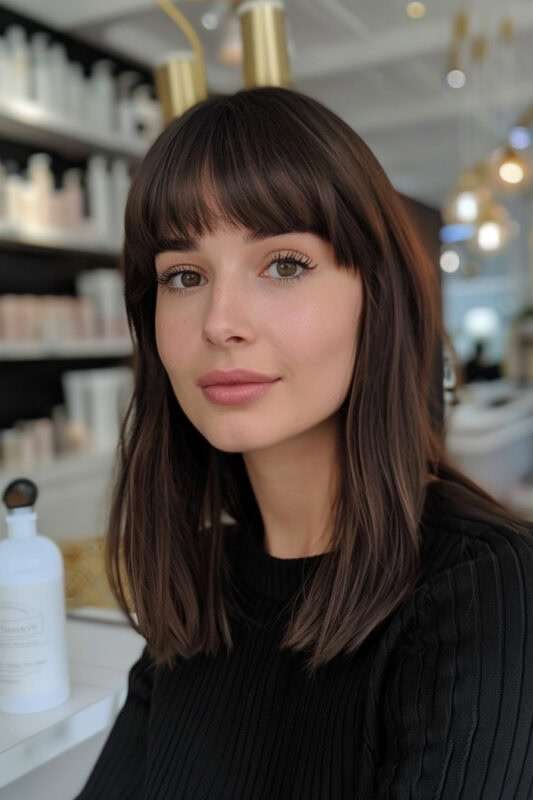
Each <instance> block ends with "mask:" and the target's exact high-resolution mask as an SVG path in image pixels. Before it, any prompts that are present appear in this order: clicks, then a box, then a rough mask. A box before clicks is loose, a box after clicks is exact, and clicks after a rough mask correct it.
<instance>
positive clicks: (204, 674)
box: [75, 513, 533, 800]
mask: <svg viewBox="0 0 533 800" xmlns="http://www.w3.org/2000/svg"><path fill="white" fill-rule="evenodd" d="M227 530H228V542H230V541H232V542H234V543H235V542H237V546H236V547H235V546H234V545H233V544H232V545H228V552H230V551H231V553H232V556H231V557H232V558H233V559H235V561H234V562H233V563H234V564H235V565H236V568H237V571H238V578H239V585H240V586H241V587H242V589H243V590H244V591H245V593H246V598H247V604H248V605H247V609H246V610H247V612H248V613H249V614H251V615H252V616H253V618H254V619H255V620H256V624H243V623H239V624H238V625H236V626H235V629H234V632H233V635H234V643H235V647H234V650H233V652H232V653H231V654H230V655H227V654H226V651H225V650H224V649H223V650H221V651H220V654H219V655H218V656H216V657H214V656H211V657H206V656H196V657H194V658H193V659H191V660H190V661H185V660H182V661H180V662H179V663H178V664H177V665H176V667H175V668H174V669H173V670H172V671H171V670H169V669H168V668H157V669H156V670H151V669H150V667H149V665H150V657H149V655H148V653H147V648H146V647H145V649H144V651H143V653H142V655H141V657H140V658H139V659H138V660H137V661H136V662H135V663H134V664H133V666H132V667H131V669H130V672H129V678H128V694H127V697H126V701H125V703H124V706H123V707H122V709H121V710H120V712H119V714H118V716H117V718H116V720H115V723H114V726H113V728H112V729H111V732H110V734H109V736H108V738H107V740H106V742H105V744H104V746H103V748H102V751H101V753H100V755H99V757H98V759H97V761H96V764H95V765H94V767H93V769H92V772H91V774H90V775H89V778H88V779H87V781H86V783H85V786H84V788H83V790H82V791H81V793H80V794H79V795H77V797H76V798H75V800H356V799H357V800H385V798H387V800H411V799H414V798H416V799H417V800H532V799H533V536H529V535H526V534H518V533H513V532H511V531H510V530H509V529H508V528H507V527H506V526H496V527H494V526H490V527H487V525H486V524H485V525H480V524H479V523H476V522H474V521H471V520H468V519H465V518H463V517H457V516H453V515H444V514H442V513H440V514H437V513H435V516H434V518H433V524H432V525H431V526H430V527H428V528H427V529H424V533H423V535H422V537H421V538H422V569H421V572H420V578H419V580H418V582H417V584H416V586H415V588H414V590H413V591H412V593H411V594H410V596H409V597H408V598H407V599H406V600H405V601H404V602H403V603H402V604H401V605H400V606H399V607H398V608H397V609H396V610H395V612H393V614H391V615H390V616H389V617H388V618H387V619H386V620H385V621H384V622H383V623H382V624H381V625H380V626H379V627H378V628H377V629H375V631H373V633H372V634H371V635H370V637H368V639H367V640H366V641H365V643H364V644H363V646H362V647H361V648H360V650H359V651H358V652H357V653H356V654H355V655H352V656H347V655H341V656H337V657H336V658H334V659H333V660H332V661H330V662H329V663H328V664H327V665H325V666H323V667H321V668H319V671H318V673H317V674H316V678H315V680H314V681H310V680H309V679H307V678H306V675H305V674H304V672H303V669H302V658H301V657H300V654H294V653H289V651H280V650H279V649H278V647H277V643H278V642H279V640H280V638H281V633H282V628H283V623H284V621H285V622H286V620H287V617H286V615H285V610H284V609H286V607H287V598H289V599H290V598H291V597H292V596H294V592H295V591H296V589H297V588H298V587H299V586H300V585H301V581H302V577H303V576H304V575H306V574H307V573H308V571H311V570H313V569H315V568H316V565H317V563H318V560H319V559H321V558H323V556H322V555H319V556H314V557H311V558H307V559H303V558H298V559H280V558H275V557H273V556H271V555H269V554H268V553H266V551H265V550H264V548H263V544H262V542H260V541H259V540H258V539H257V537H254V535H253V534H251V533H250V532H249V531H246V530H244V529H242V530H240V529H239V528H238V527H236V526H228V528H227ZM237 540H238V541H237Z"/></svg>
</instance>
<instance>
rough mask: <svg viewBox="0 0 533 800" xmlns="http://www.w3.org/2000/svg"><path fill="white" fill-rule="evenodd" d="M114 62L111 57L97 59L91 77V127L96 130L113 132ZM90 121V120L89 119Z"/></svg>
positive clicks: (89, 104)
mask: <svg viewBox="0 0 533 800" xmlns="http://www.w3.org/2000/svg"><path fill="white" fill-rule="evenodd" d="M113 66H114V64H113V62H112V61H110V60H109V59H100V61H96V62H95V63H94V64H93V65H92V68H91V76H90V79H89V93H90V101H89V103H88V107H89V108H90V110H91V112H90V113H91V119H90V123H91V127H92V128H93V129H94V130H95V131H101V132H102V133H106V134H111V133H112V132H113V130H114V127H115V126H114V105H115V84H114V81H113V76H112V73H113ZM88 122H89V120H88Z"/></svg>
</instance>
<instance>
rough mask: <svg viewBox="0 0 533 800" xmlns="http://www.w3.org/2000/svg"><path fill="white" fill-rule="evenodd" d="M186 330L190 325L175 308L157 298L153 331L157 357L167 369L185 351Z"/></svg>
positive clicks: (183, 354)
mask: <svg viewBox="0 0 533 800" xmlns="http://www.w3.org/2000/svg"><path fill="white" fill-rule="evenodd" d="M187 331H191V326H190V325H187V320H186V319H185V318H184V317H183V316H182V315H180V314H178V313H176V309H175V308H174V309H171V308H169V306H168V305H167V304H166V303H165V300H164V299H163V300H160V299H159V298H158V300H157V302H156V308H155V317H154V332H155V340H156V345H157V352H158V353H159V358H160V359H161V361H162V362H163V365H164V366H165V368H166V369H167V370H170V369H171V368H172V367H173V366H174V367H175V366H176V365H178V364H179V363H180V361H182V360H183V358H184V356H185V354H186V352H187Z"/></svg>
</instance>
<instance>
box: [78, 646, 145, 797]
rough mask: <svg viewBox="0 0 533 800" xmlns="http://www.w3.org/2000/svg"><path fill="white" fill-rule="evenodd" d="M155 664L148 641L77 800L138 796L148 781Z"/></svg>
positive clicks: (135, 664) (130, 672)
mask: <svg viewBox="0 0 533 800" xmlns="http://www.w3.org/2000/svg"><path fill="white" fill-rule="evenodd" d="M152 684H153V664H152V659H151V656H150V655H149V653H148V650H147V646H146V645H145V647H144V649H143V651H142V654H141V656H140V658H139V659H138V660H137V661H136V662H135V663H134V664H133V666H132V667H131V668H130V671H129V673H128V691H127V694H126V700H125V702H124V705H123V706H122V708H121V709H120V711H119V713H118V715H117V717H116V719H115V723H114V725H113V727H112V728H111V731H110V733H109V736H108V737H107V739H106V741H105V743H104V746H103V748H102V750H101V752H100V755H99V756H98V759H97V761H96V763H95V764H94V766H93V768H92V771H91V773H90V774H89V777H88V779H87V781H86V783H85V785H84V787H83V789H82V791H81V793H80V794H78V795H76V797H75V798H74V800H102V798H104V797H105V799H106V800H134V798H136V797H138V796H140V793H141V789H142V784H143V781H144V777H145V776H144V772H145V763H146V746H147V736H148V717H149V713H150V701H151V692H152Z"/></svg>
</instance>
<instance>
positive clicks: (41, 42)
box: [30, 31, 53, 111]
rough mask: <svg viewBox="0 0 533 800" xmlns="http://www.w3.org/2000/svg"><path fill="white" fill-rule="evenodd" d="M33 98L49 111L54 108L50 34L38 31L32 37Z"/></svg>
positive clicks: (31, 86)
mask: <svg viewBox="0 0 533 800" xmlns="http://www.w3.org/2000/svg"><path fill="white" fill-rule="evenodd" d="M30 63H31V84H30V94H31V97H32V98H33V99H34V100H35V101H36V102H37V103H39V105H41V106H42V107H43V109H46V110H47V111H49V110H50V109H51V108H52V97H53V93H52V82H51V77H50V34H49V33H47V32H46V31H37V32H36V33H33V34H32V35H31V37H30Z"/></svg>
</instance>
